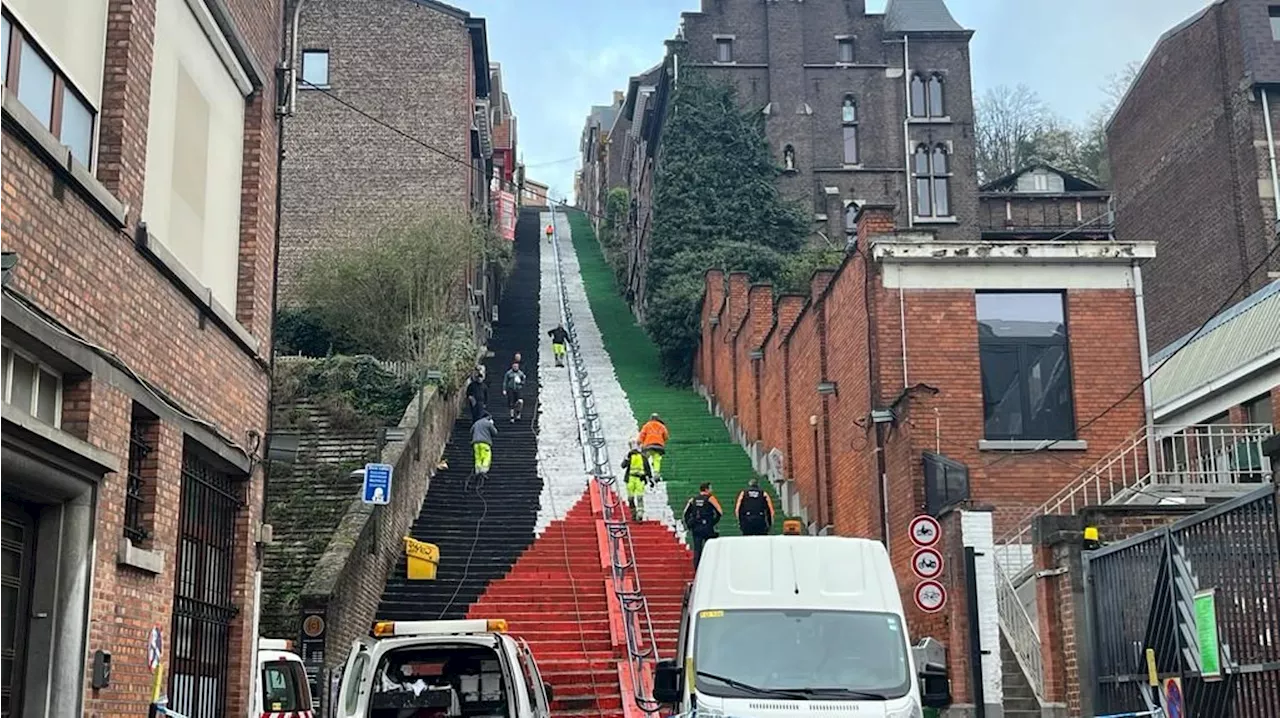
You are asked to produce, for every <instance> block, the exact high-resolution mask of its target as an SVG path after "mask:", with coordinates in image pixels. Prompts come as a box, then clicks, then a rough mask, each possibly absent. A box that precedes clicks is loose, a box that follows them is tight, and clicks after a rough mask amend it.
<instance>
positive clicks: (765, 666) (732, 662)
mask: <svg viewBox="0 0 1280 718" xmlns="http://www.w3.org/2000/svg"><path fill="white" fill-rule="evenodd" d="M697 621H698V623H697V629H696V632H695V636H694V656H693V665H694V666H696V667H697V675H696V676H695V680H696V683H697V690H698V691H699V692H700V693H705V694H707V695H712V696H721V697H735V698H741V697H778V698H801V699H810V698H817V699H823V698H826V699H830V700H841V699H843V700H850V699H854V700H867V699H869V698H870V696H868V695H867V694H871V696H874V699H879V700H887V699H892V698H899V697H901V696H904V695H906V694H907V693H908V691H910V690H911V686H912V681H913V680H914V679H915V677H914V676H912V675H911V671H910V669H909V666H910V663H909V661H908V658H907V644H906V637H905V635H904V633H905V631H904V629H905V627H904V626H903V625H902V621H901V620H900V619H899V618H898V617H897V616H895V615H893V614H890V613H878V612H869V611H809V610H792V611H786V610H731V611H724V612H720V611H716V612H714V613H713V614H712V615H709V616H708V615H703V616H699V618H698V619H697ZM760 646H768V647H769V650H768V651H765V652H761V651H760Z"/></svg>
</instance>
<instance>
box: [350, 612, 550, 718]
mask: <svg viewBox="0 0 1280 718" xmlns="http://www.w3.org/2000/svg"><path fill="white" fill-rule="evenodd" d="M331 715H333V716H334V717H335V718H427V717H431V718H434V717H435V716H467V718H548V717H549V716H550V715H551V686H549V685H547V684H545V683H544V682H543V681H542V674H541V673H539V672H538V665H537V663H536V662H535V661H534V660H533V653H532V652H530V650H529V646H528V644H527V643H525V642H524V640H523V639H517V638H513V637H511V636H509V635H507V622H506V621H504V620H501V619H494V620H484V619H473V620H455V621H379V622H378V623H377V624H375V625H374V629H373V635H372V636H370V637H362V638H359V639H357V640H356V641H355V643H354V644H352V646H351V655H350V656H348V658H347V664H346V669H345V671H344V672H343V675H342V689H341V693H340V694H339V696H338V702H337V705H335V706H334V707H333V711H332V712H331Z"/></svg>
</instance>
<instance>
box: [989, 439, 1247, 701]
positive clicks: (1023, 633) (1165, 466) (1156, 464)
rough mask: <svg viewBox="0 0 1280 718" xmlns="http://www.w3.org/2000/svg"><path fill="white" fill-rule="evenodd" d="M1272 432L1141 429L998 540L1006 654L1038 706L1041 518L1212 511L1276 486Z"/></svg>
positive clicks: (1040, 686) (998, 584)
mask: <svg viewBox="0 0 1280 718" xmlns="http://www.w3.org/2000/svg"><path fill="white" fill-rule="evenodd" d="M1271 433H1272V426H1271V425H1270V424H1234V425H1233V424H1203V425H1191V426H1186V427H1179V428H1167V427H1162V426H1159V425H1157V426H1155V427H1153V428H1152V429H1151V430H1150V431H1148V430H1147V429H1146V428H1144V429H1141V430H1139V431H1137V432H1135V433H1134V434H1133V435H1131V436H1130V437H1128V438H1127V439H1126V440H1125V441H1124V442H1122V443H1121V444H1120V445H1119V446H1118V447H1116V448H1115V449H1114V450H1113V451H1112V452H1111V453H1109V454H1107V455H1106V456H1104V457H1103V458H1102V459H1101V460H1099V461H1098V462H1097V463H1096V464H1094V465H1093V466H1092V467H1090V468H1089V469H1088V470H1087V471H1085V472H1083V473H1082V474H1081V475H1080V476H1079V478H1077V479H1076V480H1075V481H1074V482H1072V483H1070V484H1068V485H1067V486H1065V487H1063V488H1062V490H1061V491H1059V492H1058V493H1057V494H1055V495H1054V496H1053V497H1052V498H1050V499H1049V500H1048V501H1046V502H1045V503H1044V504H1043V505H1041V506H1040V507H1039V508H1037V509H1036V510H1035V511H1032V512H1030V513H1029V514H1028V515H1027V516H1026V517H1025V518H1024V519H1023V520H1022V521H1020V522H1019V523H1018V524H1017V525H1016V526H1014V527H1013V528H1012V529H1010V530H1009V531H1007V532H1006V533H1005V534H1004V535H1002V536H1000V537H998V538H997V539H996V551H995V553H996V561H995V568H996V571H995V573H996V602H997V606H998V610H999V616H1000V631H1001V634H1002V639H1003V641H1002V644H1005V648H1007V650H1002V654H1003V655H1006V656H1009V657H1011V658H1012V659H1013V660H1014V664H1015V665H1016V666H1017V667H1018V668H1019V669H1020V670H1021V673H1022V674H1023V676H1025V678H1026V684H1027V686H1028V687H1029V688H1030V690H1031V692H1032V694H1033V697H1034V699H1035V700H1036V701H1037V702H1043V701H1044V696H1045V693H1044V685H1045V676H1044V669H1043V665H1042V661H1041V642H1040V634H1039V629H1038V624H1037V620H1036V596H1035V580H1034V575H1033V574H1034V570H1033V569H1034V565H1033V564H1034V559H1033V553H1032V552H1033V548H1034V547H1033V545H1032V538H1031V527H1032V523H1033V522H1034V521H1035V519H1036V517H1038V516H1043V515H1057V514H1060V515H1070V514H1075V513H1077V512H1078V511H1080V510H1082V509H1084V508H1085V507H1088V506H1100V505H1103V504H1128V505H1141V504H1146V505H1160V504H1165V505H1168V504H1179V505H1187V504H1192V505H1194V504H1207V503H1214V502H1217V501H1222V500H1226V499H1230V498H1233V497H1235V496H1238V495H1240V494H1243V493H1247V492H1248V491H1250V490H1252V489H1254V488H1256V487H1257V486H1258V484H1260V483H1263V482H1266V481H1270V480H1271V478H1270V477H1271V467H1270V463H1269V462H1268V460H1267V459H1266V457H1265V456H1264V455H1263V453H1262V442H1263V441H1265V440H1266V439H1267V438H1268V437H1269V436H1271ZM1103 538H1104V540H1105V538H1106V537H1103ZM1005 663H1006V666H1007V665H1009V664H1008V661H1007V660H1006V662H1005ZM1006 707H1007V706H1006Z"/></svg>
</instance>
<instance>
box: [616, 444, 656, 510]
mask: <svg viewBox="0 0 1280 718" xmlns="http://www.w3.org/2000/svg"><path fill="white" fill-rule="evenodd" d="M622 470H623V471H625V472H626V474H625V475H626V477H627V505H628V506H629V507H630V508H631V518H632V519H633V520H635V521H644V491H645V489H647V488H649V487H650V486H653V473H652V472H651V471H650V470H649V460H648V459H647V458H645V455H644V454H643V453H641V452H640V447H639V445H638V444H637V443H636V442H635V441H634V440H633V441H632V442H631V451H628V452H627V455H626V456H625V457H623V459H622Z"/></svg>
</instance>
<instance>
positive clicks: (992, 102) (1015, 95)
mask: <svg viewBox="0 0 1280 718" xmlns="http://www.w3.org/2000/svg"><path fill="white" fill-rule="evenodd" d="M974 114H975V118H974V124H975V126H976V130H975V136H976V137H975V139H976V143H977V165H978V181H979V182H990V181H992V180H995V179H998V178H1000V177H1003V176H1005V175H1007V174H1009V173H1011V172H1014V171H1016V170H1018V169H1020V168H1022V167H1024V166H1025V165H1026V164H1027V163H1028V162H1029V161H1030V160H1031V158H1032V155H1033V154H1034V153H1035V144H1036V141H1037V139H1038V138H1039V137H1040V136H1041V135H1042V133H1044V132H1045V131H1046V130H1047V129H1048V128H1049V127H1050V126H1051V125H1052V124H1053V115H1052V113H1051V112H1049V108H1048V107H1047V106H1045V104H1044V102H1043V101H1042V100H1041V99H1040V96H1039V95H1037V94H1036V92H1035V91H1034V90H1032V89H1031V88H1029V87H1027V86H1026V85H1018V86H1017V87H1009V86H1007V85H1001V86H999V87H993V88H991V89H989V90H987V92H986V94H985V95H983V96H982V99H981V100H979V101H978V104H977V106H976V107H975V108H974Z"/></svg>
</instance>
